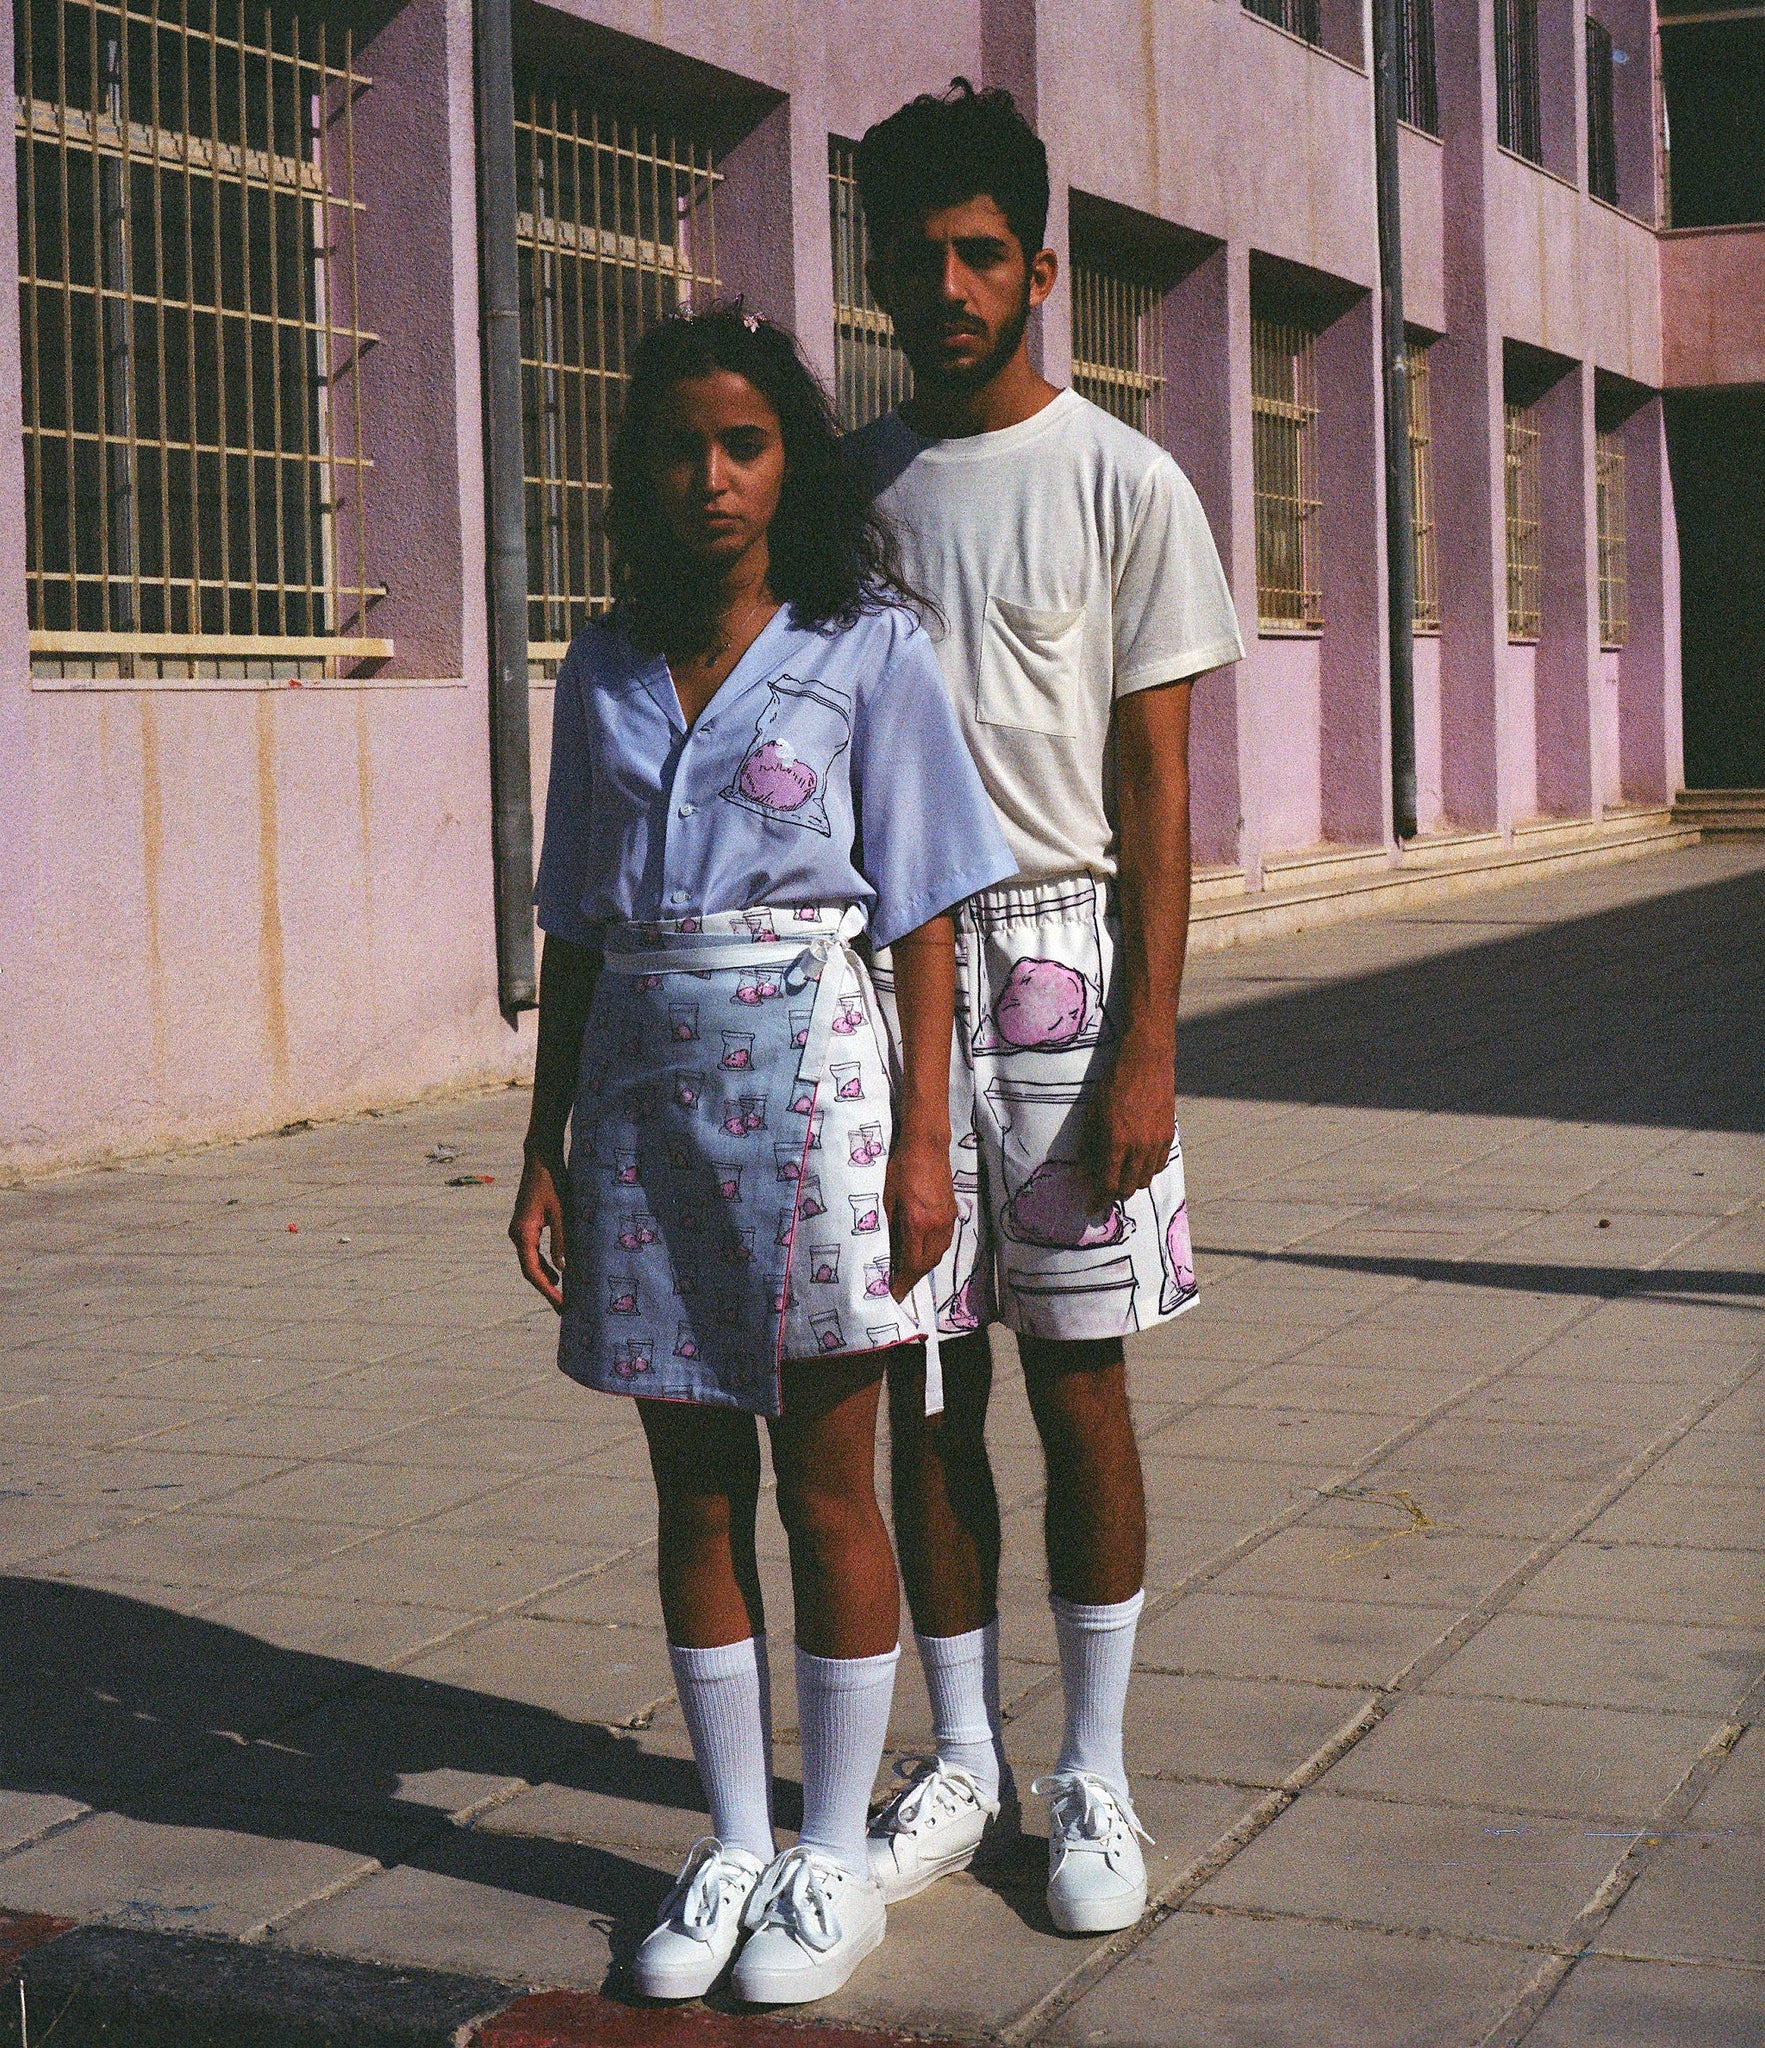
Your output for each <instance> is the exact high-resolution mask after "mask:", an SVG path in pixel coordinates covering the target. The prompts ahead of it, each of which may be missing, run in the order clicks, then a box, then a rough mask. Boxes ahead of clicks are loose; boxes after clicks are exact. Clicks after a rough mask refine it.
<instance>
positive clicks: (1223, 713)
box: [1160, 247, 1256, 863]
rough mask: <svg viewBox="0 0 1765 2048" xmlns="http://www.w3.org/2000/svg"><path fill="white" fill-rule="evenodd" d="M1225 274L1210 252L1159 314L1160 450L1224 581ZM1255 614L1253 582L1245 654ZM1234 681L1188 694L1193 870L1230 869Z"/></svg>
mask: <svg viewBox="0 0 1765 2048" xmlns="http://www.w3.org/2000/svg"><path fill="white" fill-rule="evenodd" d="M1229 274H1230V265H1229V263H1228V260H1227V253H1226V251H1225V249H1224V248H1223V247H1221V248H1217V249H1215V250H1214V251H1213V252H1212V254H1211V255H1208V256H1205V257H1203V258H1202V260H1201V261H1200V262H1199V263H1198V264H1196V265H1195V267H1194V268H1193V269H1192V270H1190V271H1188V272H1187V273H1186V274H1185V275H1184V276H1182V277H1181V278H1179V279H1178V280H1177V282H1176V283H1175V284H1174V285H1173V286H1172V287H1171V288H1170V290H1169V291H1168V292H1166V293H1165V295H1164V299H1163V302H1162V305H1161V308H1160V317H1161V320H1162V323H1163V329H1164V334H1163V339H1164V379H1165V397H1164V433H1165V443H1166V446H1167V447H1168V448H1169V449H1170V451H1171V453H1172V454H1173V455H1174V456H1175V457H1176V459H1177V461H1178V462H1179V463H1180V464H1181V466H1182V468H1183V471H1184V474H1185V475H1186V476H1187V477H1188V479H1189V481H1190V482H1191V483H1192V484H1193V485H1194V486H1195V491H1196V495H1197V496H1198V497H1199V498H1200V500H1201V503H1202V507H1203V509H1204V510H1205V511H1206V513H1207V520H1208V524H1209V526H1211V527H1212V529H1213V537H1214V545H1215V546H1216V547H1217V548H1218V549H1219V551H1220V559H1221V560H1222V561H1223V562H1224V563H1225V564H1226V567H1227V573H1228V574H1230V573H1231V566H1232V544H1233V494H1232V376H1231V364H1232V350H1231V343H1230V326H1231V315H1230V304H1229V301H1230V276H1229ZM1242 609H1243V608H1242V607H1240V610H1241V611H1242ZM1255 614H1256V602H1255V589H1254V579H1253V584H1252V591H1251V602H1250V610H1249V616H1248V617H1246V618H1244V619H1243V621H1242V626H1241V630H1242V631H1243V633H1244V639H1245V644H1246V646H1248V645H1249V644H1250V640H1251V636H1252V634H1253V633H1254V631H1255V627H1256V616H1255ZM1239 676H1240V670H1239V669H1237V668H1231V669H1227V670H1226V671H1225V673H1224V674H1223V675H1220V676H1216V677H1215V678H1214V680H1213V681H1211V682H1209V683H1207V684H1205V685H1203V686H1202V687H1201V688H1200V689H1199V690H1197V691H1196V693H1195V707H1194V715H1193V724H1192V732H1191V739H1190V748H1189V761H1190V769H1189V785H1190V799H1189V813H1190V825H1191V830H1192V833H1193V837H1194V849H1195V858H1196V860H1197V861H1199V862H1206V863H1232V862H1236V861H1237V859H1238V826H1239V805H1240V802H1241V797H1240V778H1239V773H1238V766H1239V764H1238V698H1239V688H1240V686H1239Z"/></svg>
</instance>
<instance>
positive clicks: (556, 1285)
mask: <svg viewBox="0 0 1765 2048" xmlns="http://www.w3.org/2000/svg"><path fill="white" fill-rule="evenodd" d="M569 1186H570V1183H569V1178H568V1176H567V1174H566V1173H565V1170H564V1162H563V1160H562V1158H555V1159H547V1158H544V1157H542V1156H541V1154H539V1153H538V1152H529V1153H528V1154H527V1164H526V1166H525V1167H524V1168H523V1170H522V1173H521V1186H520V1190H519V1192H518V1193H517V1194H516V1196H515V1213H514V1215H513V1216H512V1217H511V1218H510V1219H509V1239H510V1242H511V1243H512V1244H513V1245H514V1247H515V1252H516V1255H517V1256H518V1257H519V1259H520V1261H521V1277H522V1278H523V1279H524V1280H525V1281H526V1282H527V1283H528V1285H529V1286H531V1287H537V1288H538V1289H539V1291H540V1293H541V1294H543V1295H544V1296H545V1298H546V1300H547V1301H549V1302H550V1303H551V1305H552V1307H553V1308H554V1309H555V1310H556V1311H557V1313H558V1314H559V1315H562V1314H563V1312H564V1285H563V1282H564V1258H565V1249H564V1197H565V1195H566V1194H567V1193H568V1191H569ZM546 1237H549V1239H550V1243H551V1257H550V1258H549V1259H548V1258H547V1257H546V1255H545V1253H544V1252H543V1251H541V1250H540V1241H541V1239H542V1238H546Z"/></svg>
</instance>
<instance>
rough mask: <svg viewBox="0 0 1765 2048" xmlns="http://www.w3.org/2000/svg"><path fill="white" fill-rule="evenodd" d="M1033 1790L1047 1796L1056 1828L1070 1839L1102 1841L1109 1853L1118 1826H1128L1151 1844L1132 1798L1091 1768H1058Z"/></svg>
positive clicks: (1106, 1852)
mask: <svg viewBox="0 0 1765 2048" xmlns="http://www.w3.org/2000/svg"><path fill="white" fill-rule="evenodd" d="M1030 1790H1031V1791H1032V1792H1034V1793H1037V1794H1039V1795H1045V1796H1046V1798H1047V1800H1048V1805H1049V1810H1050V1815H1051V1817H1052V1819H1053V1822H1054V1827H1055V1830H1056V1832H1057V1833H1058V1834H1060V1835H1061V1836H1062V1837H1063V1838H1064V1839H1066V1840H1067V1841H1072V1840H1073V1839H1074V1838H1075V1837H1076V1838H1077V1839H1078V1840H1080V1841H1083V1842H1096V1843H1099V1844H1101V1846H1102V1848H1103V1850H1104V1853H1105V1854H1106V1855H1107V1854H1109V1840H1110V1837H1111V1836H1112V1835H1113V1834H1114V1833H1115V1831H1116V1829H1117V1828H1118V1827H1127V1828H1129V1829H1131V1830H1132V1831H1133V1833H1135V1834H1136V1835H1138V1836H1139V1837H1140V1839H1141V1841H1143V1842H1145V1843H1147V1844H1148V1845H1149V1846H1150V1844H1151V1841H1152V1837H1151V1836H1150V1835H1149V1834H1148V1833H1147V1832H1146V1830H1145V1829H1144V1828H1143V1827H1142V1826H1141V1825H1140V1816H1139V1815H1138V1814H1137V1813H1136V1812H1135V1811H1134V1803H1133V1801H1132V1800H1131V1799H1129V1798H1128V1797H1127V1796H1126V1794H1125V1793H1121V1792H1118V1791H1117V1790H1116V1789H1115V1787H1114V1786H1113V1785H1112V1784H1110V1783H1109V1781H1108V1780H1107V1779H1105V1778H1099V1777H1096V1776H1094V1775H1093V1774H1092V1773H1091V1772H1090V1771H1055V1772H1053V1773H1051V1775H1049V1776H1048V1777H1046V1778H1038V1779H1037V1780H1036V1782H1035V1783H1034V1784H1033V1785H1032V1786H1031V1787H1030Z"/></svg>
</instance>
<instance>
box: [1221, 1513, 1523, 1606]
mask: <svg viewBox="0 0 1765 2048" xmlns="http://www.w3.org/2000/svg"><path fill="white" fill-rule="evenodd" d="M1412 1498H1413V1496H1412ZM1425 1513H1426V1510H1424V1509H1422V1508H1421V1507H1420V1504H1419V1503H1418V1504H1417V1507H1416V1510H1415V1512H1414V1513H1412V1512H1410V1510H1409V1504H1408V1503H1406V1502H1404V1501H1401V1500H1394V1501H1392V1503H1391V1523H1390V1527H1389V1528H1387V1529H1385V1530H1383V1531H1380V1532H1373V1531H1369V1530H1365V1529H1357V1530H1354V1531H1348V1530H1343V1529H1336V1528H1330V1527H1327V1526H1326V1527H1321V1528H1320V1527H1315V1526H1311V1525H1308V1524H1306V1523H1301V1524H1299V1525H1298V1526H1297V1527H1295V1528H1291V1529H1283V1530H1282V1531H1281V1532H1280V1533H1279V1534H1278V1535H1276V1536H1273V1537H1271V1538H1270V1539H1269V1541H1268V1542H1267V1543H1263V1544H1259V1545H1258V1547H1257V1548H1256V1549H1255V1550H1253V1551H1252V1552H1251V1553H1250V1555H1249V1556H1248V1557H1246V1558H1243V1559H1241V1560H1240V1561H1239V1562H1238V1563H1237V1564H1235V1565H1233V1566H1232V1567H1231V1569H1230V1570H1228V1571H1225V1572H1222V1573H1221V1574H1220V1576H1219V1577H1218V1578H1217V1579H1215V1580H1214V1581H1213V1590H1214V1591H1215V1592H1219V1593H1234V1592H1244V1593H1279V1594H1282V1595H1284V1596H1287V1597H1290V1598H1291V1597H1305V1596H1310V1597H1315V1598H1318V1599H1326V1600H1357V1599H1358V1600H1372V1599H1377V1600H1394V1601H1411V1600H1413V1601H1417V1602H1421V1603H1425V1604H1428V1605H1431V1606H1443V1607H1446V1606H1450V1607H1457V1608H1464V1607H1472V1606H1475V1605H1476V1603H1477V1601H1478V1600H1480V1599H1481V1598H1482V1597H1483V1595H1484V1594H1485V1593H1486V1592H1487V1591H1488V1590H1489V1588H1490V1587H1491V1586H1493V1585H1495V1584H1496V1583H1497V1582H1498V1581H1499V1580H1500V1579H1501V1578H1503V1577H1504V1576H1505V1575H1506V1573H1508V1572H1509V1571H1511V1570H1512V1569H1513V1567H1514V1566H1515V1565H1516V1564H1518V1563H1519V1561H1520V1560H1521V1558H1523V1557H1524V1556H1525V1555H1526V1554H1527V1552H1528V1550H1529V1549H1530V1548H1531V1546H1530V1545H1529V1544H1528V1543H1526V1542H1525V1541H1524V1539H1520V1540H1517V1541H1512V1542H1507V1541H1502V1540H1501V1539H1499V1538H1496V1537H1493V1536H1472V1535H1469V1534H1467V1533H1466V1532H1465V1531H1464V1530H1462V1529H1454V1528H1453V1527H1451V1526H1450V1524H1445V1523H1441V1522H1438V1521H1435V1520H1434V1519H1433V1518H1432V1517H1429V1519H1428V1520H1426V1521H1420V1520H1417V1519H1416V1516H1417V1515H1418V1514H1425Z"/></svg>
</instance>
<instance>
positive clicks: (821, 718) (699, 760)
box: [534, 606, 1012, 946]
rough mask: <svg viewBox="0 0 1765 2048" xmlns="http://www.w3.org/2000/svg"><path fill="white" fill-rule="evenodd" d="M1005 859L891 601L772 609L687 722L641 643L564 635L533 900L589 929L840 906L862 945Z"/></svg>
mask: <svg viewBox="0 0 1765 2048" xmlns="http://www.w3.org/2000/svg"><path fill="white" fill-rule="evenodd" d="M1011 871H1012V861H1011V855H1010V853H1009V851H1008V850H1007V848H1006V845H1005V841H1004V838H1003V837H1002V835H1001V833H1000V831H999V827H998V824H997V821H996V820H995V818H994V816H993V811H992V807H991V805H990V804H989V803H988V801H987V797H986V792H985V791H984V790H983V789H982V788H981V785H980V779H979V777H978V775H977V774H976V772H975V769H974V765H973V763H972V762H971V761H970V760H969V758H968V752H967V749H966V748H965V747H964V746H963V744H962V738H961V735H960V734H959V733H958V731H957V729H956V721H955V718H954V716H953V714H952V713H951V711H950V708H949V702H948V698H947V696H946V694H945V690H944V684H943V678H942V675H941V673H940V671H939V668H938V664H937V657H936V656H935V655H934V654H933V652H932V648H931V643H930V641H929V640H928V639H927V638H926V635H925V633H924V632H923V631H922V630H921V628H920V626H919V625H918V624H917V622H916V621H915V620H914V619H913V618H912V616H911V615H910V614H909V613H907V612H905V611H902V610H900V609H898V608H896V607H886V608H884V609H881V610H878V611H874V612H868V613H865V614H864V615H863V616H861V617H860V618H859V619H857V620H856V621H855V622H854V623H853V624H852V625H850V626H840V627H830V628H828V629H827V630H825V631H822V630H816V629H810V628H805V627H801V626H799V625H797V624H796V622H795V618H794V615H793V614H792V613H791V611H790V608H789V607H788V606H786V607H785V608H784V609H782V610H781V611H779V612H778V613H777V614H776V615H775V616H774V617H773V618H772V619H771V620H770V621H769V622H768V623H767V625H766V626H765V627H764V628H763V629H762V630H761V632H760V633H759V635H758V636H757V637H756V639H755V641H754V644H753V645H752V646H751V647H750V648H749V649H748V650H747V652H746V653H745V654H744V655H743V656H742V658H741V660H740V661H739V662H737V664H736V665H735V668H734V669H733V670H732V671H731V672H730V674H729V676H728V677H727V678H726V679H725V680H724V682H723V683H722V684H721V686H720V687H719V688H718V690H717V693H716V694H715V696H713V697H712V699H711V701H710V703H709V704H707V705H706V706H705V708H704V710H703V711H701V712H700V714H699V716H698V718H697V719H696V720H695V721H694V722H693V725H692V727H691V729H690V731H689V730H688V728H687V725H686V722H685V720H684V719H683V717H682V716H681V710H680V700H679V698H678V697H677V696H676V694H675V690H674V684H673V681H672V679H671V678H670V676H669V673H668V665H667V663H666V662H665V661H664V660H663V659H662V657H661V656H660V655H655V656H646V655H643V654H640V653H639V652H638V651H637V650H636V649H635V648H634V647H633V646H632V645H631V643H630V641H629V640H628V639H627V638H626V637H625V635H624V634H623V633H622V632H620V631H619V630H618V628H617V626H616V625H605V626H593V627H590V628H589V629H588V630H587V631H585V632H583V633H579V634H578V635H577V637H576V639H575V640H574V641H572V642H571V645H570V652H569V654H568V655H567V656H566V658H565V660H564V664H563V667H562V669H561V670H560V671H559V675H558V686H557V693H556V697H555V700H554V706H553V725H552V772H551V783H550V789H549V793H548V796H547V800H546V820H545V849H544V852H543V855H542V856H541V860H540V867H539V887H538V889H537V890H536V891H535V898H534V900H535V902H536V903H537V905H538V907H539V922H540V924H541V926H542V927H543V928H544V929H545V930H546V931H548V932H552V933H556V934H557V935H558V936H559V937H561V938H565V939H569V940H571V941H573V942H574V943H576V944H578V945H583V946H592V945H594V944H596V943H597V941H598V935H599V930H600V927H601V926H602V925H604V924H607V923H609V922H619V923H632V922H643V921H651V922H653V921H656V920H658V919H664V918H680V917H686V916H697V917H703V916H706V915H710V914H716V913H722V912H741V911H747V910H750V909H752V908H753V907H754V906H755V905H756V904H777V905H784V906H786V907H787V908H788V907H791V906H795V905H799V904H807V905H828V906H836V905H846V904H858V905H861V906H863V907H864V908H865V909H866V911H867V912H868V913H869V921H870V929H871V933H872V935H873V937H874V938H875V940H876V942H877V943H878V944H879V945H887V944H889V943H890V942H891V941H892V940H894V939H897V938H899V937H901V936H902V934H903V933H905V932H909V931H912V930H914V929H915V928H916V927H917V926H919V925H921V924H923V923H925V921H926V919H927V918H929V917H933V916H936V915H937V913H938V912H940V911H942V910H947V909H948V908H950V907H951V905H953V904H955V903H958V902H960V901H961V899H962V898H963V897H965V896H968V895H971V894H972V893H973V892H974V891H975V890H976V889H979V888H984V887H985V886H986V885H987V884H988V883H989V882H994V881H999V880H1001V879H1003V877H1005V876H1006V875H1008V874H1010V873H1011Z"/></svg>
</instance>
